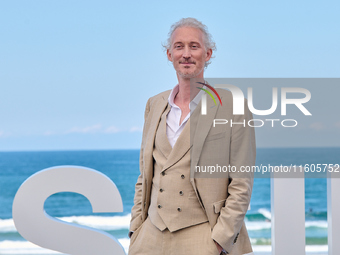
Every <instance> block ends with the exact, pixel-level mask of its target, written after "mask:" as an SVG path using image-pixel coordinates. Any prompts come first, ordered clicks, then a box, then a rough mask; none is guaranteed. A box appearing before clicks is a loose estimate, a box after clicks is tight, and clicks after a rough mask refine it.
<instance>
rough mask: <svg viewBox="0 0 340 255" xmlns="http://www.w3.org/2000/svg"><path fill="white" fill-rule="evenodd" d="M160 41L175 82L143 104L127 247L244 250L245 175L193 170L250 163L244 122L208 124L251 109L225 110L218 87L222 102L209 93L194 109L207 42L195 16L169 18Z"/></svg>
mask: <svg viewBox="0 0 340 255" xmlns="http://www.w3.org/2000/svg"><path fill="white" fill-rule="evenodd" d="M166 48H167V57H168V59H169V61H171V62H172V63H173V66H174V68H175V70H176V74H177V78H178V84H177V85H176V86H175V87H174V88H173V89H172V90H171V91H165V92H163V93H160V94H158V95H156V96H154V97H152V98H150V99H149V101H148V102H147V105H146V109H145V123H144V130H143V139H142V145H141V152H140V172H141V174H140V176H139V177H138V180H137V184H136V190H135V198H134V206H133V208H132V213H131V216H132V219H131V224H130V233H129V236H130V237H131V240H130V248H129V254H130V255H137V254H140V255H144V254H145V255H153V254H155V255H156V254H157V255H172V254H174V255H175V254H176V255H184V254H195V255H197V254H201V255H210V254H211V255H219V254H235V255H239V254H252V248H251V245H250V241H249V237H248V234H247V230H246V229H245V225H244V216H245V213H246V211H247V209H248V206H249V202H250V197H251V192H252V185H253V176H252V175H251V174H245V175H243V176H241V177H242V178H239V177H240V176H238V175H237V174H236V173H227V174H224V175H223V176H222V177H223V178H206V177H207V176H205V175H202V173H198V172H194V169H195V167H196V166H204V165H205V166H209V165H216V164H218V165H219V166H229V165H230V166H234V167H237V169H239V168H240V167H241V166H248V165H253V164H254V163H255V138H254V130H253V129H252V128H249V127H244V126H243V125H235V126H233V127H231V126H228V125H219V126H218V127H215V128H213V127H212V123H213V119H214V118H216V119H218V118H223V119H229V118H230V119H233V121H234V122H235V123H240V122H242V121H246V123H247V120H249V119H251V117H252V116H251V114H250V112H249V111H248V110H247V111H246V113H245V115H238V116H233V115H232V97H231V94H230V92H228V91H226V90H218V93H219V95H220V96H221V102H222V104H223V107H222V106H221V105H218V106H215V107H212V108H211V107H210V105H212V106H213V103H212V100H209V101H208V107H207V108H208V109H209V114H207V115H201V114H200V111H201V110H200V109H201V105H200V98H201V96H202V94H203V93H204V92H203V91H202V90H201V88H202V85H201V83H197V82H195V81H194V80H198V81H203V82H204V80H203V78H204V76H203V74H204V68H205V67H206V66H207V65H208V64H209V60H210V59H211V56H212V52H213V50H214V49H215V45H214V43H213V42H212V40H211V36H210V34H209V33H208V32H207V29H206V27H205V26H204V25H203V24H202V23H201V22H199V21H197V20H196V19H193V18H186V19H181V20H180V21H179V22H177V23H175V24H174V25H173V26H172V27H171V30H170V33H169V39H168V45H166ZM196 87H199V88H196ZM204 88H206V87H204ZM245 108H246V109H247V107H245ZM202 177H205V178H202Z"/></svg>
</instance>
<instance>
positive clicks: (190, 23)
mask: <svg viewBox="0 0 340 255" xmlns="http://www.w3.org/2000/svg"><path fill="white" fill-rule="evenodd" d="M180 27H193V28H197V29H199V30H201V31H202V33H203V37H204V46H205V49H206V50H208V49H212V51H215V50H216V45H215V42H214V41H213V39H212V36H211V34H210V33H209V32H208V28H207V26H206V25H204V24H203V23H202V22H200V21H198V20H197V19H195V18H183V19H181V20H179V21H177V22H176V23H174V24H173V25H172V26H171V28H170V31H169V34H168V39H167V41H166V44H164V45H163V47H164V49H165V50H170V49H171V37H172V34H173V33H174V32H175V30H176V29H177V28H180ZM210 63H211V62H210V61H207V62H205V64H204V66H205V67H207V66H208V65H209V64H210Z"/></svg>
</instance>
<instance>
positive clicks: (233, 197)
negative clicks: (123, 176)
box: [130, 89, 256, 254]
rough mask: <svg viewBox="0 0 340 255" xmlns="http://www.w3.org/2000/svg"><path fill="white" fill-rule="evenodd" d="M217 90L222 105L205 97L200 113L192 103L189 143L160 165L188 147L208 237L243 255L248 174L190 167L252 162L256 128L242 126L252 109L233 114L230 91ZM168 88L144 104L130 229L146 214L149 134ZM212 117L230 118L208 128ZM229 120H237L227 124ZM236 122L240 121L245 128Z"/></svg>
mask: <svg viewBox="0 0 340 255" xmlns="http://www.w3.org/2000/svg"><path fill="white" fill-rule="evenodd" d="M217 91H218V93H219V95H220V97H221V100H222V104H223V106H221V105H219V104H218V105H217V106H214V102H213V101H212V100H211V99H210V98H209V97H208V100H207V109H208V114H207V115H201V104H199V105H198V106H197V108H196V110H195V111H194V113H193V114H192V115H191V117H190V144H189V143H188V147H185V146H183V147H181V148H180V149H179V150H178V153H177V152H176V153H175V156H174V157H173V158H171V159H169V160H168V164H167V166H165V168H167V167H171V166H172V165H173V164H175V163H176V162H177V161H178V160H180V159H181V157H182V156H183V155H184V154H185V153H187V152H188V150H190V153H191V174H190V182H191V184H192V186H193V188H194V190H195V192H196V195H197V198H198V200H199V202H200V204H201V206H202V208H203V209H204V211H205V213H206V215H207V217H208V220H209V223H210V226H211V228H212V236H211V237H212V238H213V239H214V240H215V241H217V242H218V243H219V244H220V245H221V246H222V247H223V248H224V249H225V250H226V251H228V252H229V253H230V254H247V253H250V252H252V248H251V245H250V241H249V237H248V234H247V231H246V229H245V225H244V216H245V214H246V212H247V209H248V206H249V202H250V197H251V192H252V186H253V174H252V173H242V174H241V175H240V174H239V173H233V172H230V173H223V176H222V177H223V178H221V177H218V175H214V174H211V175H209V176H208V175H207V174H204V175H202V174H201V173H198V172H195V169H196V168H195V167H196V166H216V165H219V166H228V165H230V166H234V167H236V168H237V169H238V170H239V169H240V168H241V166H252V165H254V164H255V154H256V147H255V133H254V129H253V128H249V127H248V125H247V123H248V120H250V119H252V114H251V113H250V112H249V110H248V107H247V106H245V114H244V115H233V113H232V102H233V100H232V96H231V93H230V92H229V91H226V90H223V89H218V90H217ZM169 93H170V91H165V92H163V93H160V94H158V95H156V96H154V97H151V98H150V99H149V100H148V102H147V105H146V109H145V123H144V129H143V138H142V145H141V151H140V172H141V174H140V176H139V177H138V180H137V183H136V187H135V198H134V206H133V208H132V212H131V217H132V219H131V224H130V231H135V230H136V229H137V228H138V227H139V226H141V224H142V223H143V222H144V221H145V219H146V218H147V216H148V209H149V205H150V196H151V186H152V178H153V156H152V152H153V146H154V139H155V134H156V131H157V127H158V124H159V121H160V117H161V115H162V113H163V111H164V109H165V107H166V106H167V104H168V97H169ZM245 103H246V102H245ZM214 119H224V120H228V122H229V123H227V124H225V125H216V126H215V127H213V120H214ZM231 121H232V122H233V123H239V124H233V125H232V126H231V125H230V122H231ZM240 123H245V124H246V127H244V125H242V124H240ZM176 155H177V156H176ZM202 177H204V178H202ZM206 177H208V178H206ZM214 177H218V178H214ZM240 177H242V178H240ZM170 199H171V198H170Z"/></svg>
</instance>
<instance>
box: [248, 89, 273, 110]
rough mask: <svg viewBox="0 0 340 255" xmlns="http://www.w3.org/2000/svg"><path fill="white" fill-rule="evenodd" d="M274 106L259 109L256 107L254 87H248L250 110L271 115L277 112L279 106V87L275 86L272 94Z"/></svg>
mask: <svg viewBox="0 0 340 255" xmlns="http://www.w3.org/2000/svg"><path fill="white" fill-rule="evenodd" d="M272 101H273V102H272V106H271V107H270V109H268V110H257V109H255V108H254V103H253V88H248V107H249V110H250V111H251V112H252V113H254V114H256V115H270V114H272V113H273V112H275V110H276V108H277V88H275V87H274V88H273V95H272Z"/></svg>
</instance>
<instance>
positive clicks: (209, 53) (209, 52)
mask: <svg viewBox="0 0 340 255" xmlns="http://www.w3.org/2000/svg"><path fill="white" fill-rule="evenodd" d="M211 56H212V49H208V50H207V56H206V58H205V62H207V61H209V60H210V58H211Z"/></svg>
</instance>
